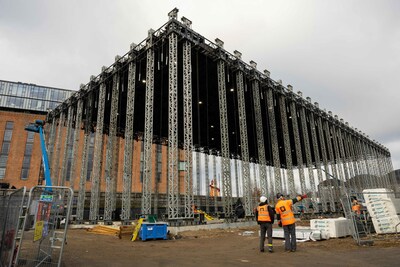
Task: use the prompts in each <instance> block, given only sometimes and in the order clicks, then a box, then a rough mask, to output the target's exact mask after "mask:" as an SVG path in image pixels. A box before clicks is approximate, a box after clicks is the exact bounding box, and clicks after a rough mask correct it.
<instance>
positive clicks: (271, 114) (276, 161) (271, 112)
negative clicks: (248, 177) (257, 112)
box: [267, 87, 282, 195]
mask: <svg viewBox="0 0 400 267" xmlns="http://www.w3.org/2000/svg"><path fill="white" fill-rule="evenodd" d="M272 90H273V89H272V88H271V87H269V88H268V92H267V94H268V96H267V106H268V119H269V123H270V127H269V128H270V134H271V145H272V157H273V165H274V179H275V188H274V191H273V195H275V193H278V192H279V193H282V177H281V161H280V158H279V147H278V133H277V131H276V120H275V108H274V106H275V99H274V95H273V92H272Z"/></svg>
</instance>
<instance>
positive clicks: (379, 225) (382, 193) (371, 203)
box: [363, 188, 400, 234]
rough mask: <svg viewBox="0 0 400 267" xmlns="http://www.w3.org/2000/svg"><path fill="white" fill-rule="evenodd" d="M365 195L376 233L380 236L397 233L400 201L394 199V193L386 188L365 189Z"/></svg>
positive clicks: (399, 219)
mask: <svg viewBox="0 0 400 267" xmlns="http://www.w3.org/2000/svg"><path fill="white" fill-rule="evenodd" d="M363 194H364V199H365V204H366V206H367V210H368V212H369V215H370V216H371V218H372V223H373V224H374V228H375V231H376V232H377V233H378V234H388V233H395V232H396V225H397V224H399V223H400V217H399V214H400V200H399V199H396V198H395V197H394V193H393V191H392V190H390V189H386V188H376V189H365V190H364V191H363ZM398 230H400V227H398Z"/></svg>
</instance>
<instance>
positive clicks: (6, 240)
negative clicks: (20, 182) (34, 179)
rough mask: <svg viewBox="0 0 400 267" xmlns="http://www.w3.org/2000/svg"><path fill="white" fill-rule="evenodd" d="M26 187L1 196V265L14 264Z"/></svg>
mask: <svg viewBox="0 0 400 267" xmlns="http://www.w3.org/2000/svg"><path fill="white" fill-rule="evenodd" d="M25 194H26V187H23V188H21V189H18V190H13V191H12V192H11V193H9V194H7V195H3V196H1V197H0V266H1V267H3V266H12V265H13V263H14V256H15V255H16V250H17V246H16V242H17V240H18V238H17V237H18V229H20V228H21V225H22V222H23V220H22V218H23V217H22V214H23V208H24V206H25V205H24V204H26V203H24V201H25V200H26V199H25Z"/></svg>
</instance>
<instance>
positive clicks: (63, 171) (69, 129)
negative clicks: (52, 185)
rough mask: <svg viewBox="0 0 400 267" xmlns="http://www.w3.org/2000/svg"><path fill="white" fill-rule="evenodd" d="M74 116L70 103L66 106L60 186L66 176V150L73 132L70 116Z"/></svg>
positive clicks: (62, 184) (67, 150)
mask: <svg viewBox="0 0 400 267" xmlns="http://www.w3.org/2000/svg"><path fill="white" fill-rule="evenodd" d="M73 117H74V107H73V106H72V104H70V106H69V107H68V119H67V131H66V134H65V142H64V153H63V161H62V168H61V180H60V184H59V185H60V186H64V185H65V180H66V177H67V167H68V154H69V153H68V152H69V146H70V143H71V134H72V133H73V131H72V118H73Z"/></svg>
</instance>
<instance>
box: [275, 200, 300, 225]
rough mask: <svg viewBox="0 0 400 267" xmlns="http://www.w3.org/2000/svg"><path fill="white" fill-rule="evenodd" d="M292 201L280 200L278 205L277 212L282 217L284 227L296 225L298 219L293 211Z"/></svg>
mask: <svg viewBox="0 0 400 267" xmlns="http://www.w3.org/2000/svg"><path fill="white" fill-rule="evenodd" d="M292 204H293V202H292V200H291V199H289V200H279V201H278V203H276V207H275V210H276V212H277V213H279V214H280V216H281V221H282V225H289V224H294V223H295V222H296V219H295V218H294V214H293V211H292Z"/></svg>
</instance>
